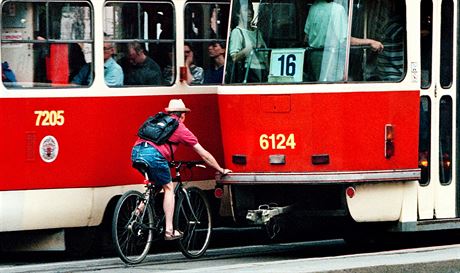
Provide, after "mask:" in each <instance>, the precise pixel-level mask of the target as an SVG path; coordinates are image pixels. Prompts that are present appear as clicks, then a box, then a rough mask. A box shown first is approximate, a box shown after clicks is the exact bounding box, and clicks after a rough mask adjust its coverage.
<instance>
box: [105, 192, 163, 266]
mask: <svg viewBox="0 0 460 273" xmlns="http://www.w3.org/2000/svg"><path fill="white" fill-rule="evenodd" d="M143 199H144V195H143V194H142V193H140V192H138V191H128V192H126V193H125V194H123V195H122V196H121V198H120V200H118V203H117V206H116V207H115V211H114V214H113V219H112V239H113V244H114V246H115V250H116V252H117V254H118V256H119V257H120V259H121V260H122V261H123V262H125V263H127V264H137V263H140V262H142V260H144V259H145V257H146V256H147V254H148V252H149V250H150V246H151V244H152V236H153V231H152V227H153V223H154V214H153V211H152V209H151V207H150V204H149V205H148V206H146V207H145V208H144V211H145V213H144V214H143V217H142V215H141V216H137V215H136V213H135V212H136V208H137V207H138V205H139V203H140V202H141V201H142V200H143Z"/></svg>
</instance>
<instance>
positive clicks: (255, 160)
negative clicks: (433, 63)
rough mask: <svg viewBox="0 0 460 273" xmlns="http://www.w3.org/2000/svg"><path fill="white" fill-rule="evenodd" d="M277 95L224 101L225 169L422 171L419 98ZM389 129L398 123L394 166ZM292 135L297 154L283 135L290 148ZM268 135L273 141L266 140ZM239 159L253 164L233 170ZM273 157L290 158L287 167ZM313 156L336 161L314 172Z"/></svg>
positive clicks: (398, 94)
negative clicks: (388, 147)
mask: <svg viewBox="0 0 460 273" xmlns="http://www.w3.org/2000/svg"><path fill="white" fill-rule="evenodd" d="M276 96H277V95H228V94H226V95H222V96H219V105H220V110H221V123H222V128H223V131H222V138H223V145H224V154H225V160H226V166H227V167H229V168H231V169H232V170H233V171H235V172H323V171H328V172H330V171H366V170H392V169H411V168H417V149H418V123H419V122H418V116H419V92H418V91H392V92H353V93H351V92H350V93H313V94H291V95H279V96H278V98H276ZM386 124H392V125H393V126H394V133H395V138H394V143H395V155H394V156H393V157H392V158H390V159H386V158H385V156H384V149H385V125H386ZM291 134H293V139H294V141H295V147H294V146H293V145H286V144H287V143H286V142H285V143H284V144H285V145H280V143H281V142H282V141H283V136H284V139H285V140H286V141H287V139H288V136H290V135H291ZM264 135H265V136H267V137H268V138H261V136H264ZM278 135H283V136H279V137H278ZM261 139H262V140H261ZM265 140H267V142H264V141H265ZM262 142H263V143H262ZM267 143H268V145H267ZM291 144H292V143H291ZM264 145H265V146H268V149H266V150H264V149H263V147H265V146H264ZM235 154H242V155H246V156H247V163H246V165H240V164H233V163H232V155H235ZM274 154H282V155H286V164H284V165H271V164H270V163H269V156H270V155H274ZM313 155H329V163H328V164H318V165H314V164H312V156H313Z"/></svg>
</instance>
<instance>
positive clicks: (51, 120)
mask: <svg viewBox="0 0 460 273" xmlns="http://www.w3.org/2000/svg"><path fill="white" fill-rule="evenodd" d="M34 114H35V115H37V119H36V120H35V126H62V125H64V110H51V111H48V110H37V111H34Z"/></svg>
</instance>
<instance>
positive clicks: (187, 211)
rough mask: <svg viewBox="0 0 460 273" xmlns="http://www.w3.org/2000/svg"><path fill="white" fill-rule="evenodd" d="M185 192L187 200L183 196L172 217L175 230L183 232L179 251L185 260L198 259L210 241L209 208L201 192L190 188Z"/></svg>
mask: <svg viewBox="0 0 460 273" xmlns="http://www.w3.org/2000/svg"><path fill="white" fill-rule="evenodd" d="M186 191H187V195H188V199H187V197H185V196H183V198H180V199H179V200H181V201H179V204H177V206H176V213H175V217H174V218H175V226H176V228H177V229H179V230H181V231H182V232H184V237H183V238H182V239H180V240H179V249H180V251H181V252H182V254H184V256H185V257H187V258H199V257H201V256H203V254H204V253H205V252H206V250H207V249H208V246H209V242H210V240H211V231H212V225H211V224H212V223H211V207H210V206H209V202H208V200H207V198H206V195H205V194H204V192H203V191H202V190H200V189H198V188H194V187H192V188H188V189H187V190H186ZM188 200H189V201H190V202H188Z"/></svg>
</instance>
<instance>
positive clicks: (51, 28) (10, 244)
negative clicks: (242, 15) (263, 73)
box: [0, 0, 230, 253]
mask: <svg viewBox="0 0 460 273" xmlns="http://www.w3.org/2000/svg"><path fill="white" fill-rule="evenodd" d="M229 7H230V5H229V3H228V2H222V1H182V0H179V1H176V0H174V1H169V0H167V1H130V0H126V1H102V0H93V1H89V0H88V1H86V0H83V1H81V0H76V1H73V0H71V1H67V0H66V1H55V0H49V1H48V0H44V1H41V0H39V1H30V0H26V1H23V0H11V1H10V0H5V1H1V8H2V15H1V31H2V36H1V51H0V52H1V53H0V54H1V55H0V56H1V62H2V84H1V87H0V132H1V134H0V142H1V143H2V146H3V148H2V153H1V154H2V156H1V164H0V250H1V251H21V250H67V251H74V252H76V253H82V251H83V250H85V249H89V248H90V247H96V248H97V247H100V246H96V245H97V244H99V243H101V244H103V243H104V242H99V241H103V240H101V238H102V239H104V238H108V237H110V235H109V234H110V233H107V232H106V231H108V232H110V228H111V219H112V214H113V210H114V206H115V204H116V201H117V200H118V198H119V197H120V196H121V194H123V193H124V192H126V191H127V190H129V189H136V188H137V189H141V188H143V184H142V182H143V177H142V176H140V174H139V173H138V172H137V171H136V170H135V169H133V168H132V167H131V147H132V146H133V144H134V142H135V140H136V138H137V136H136V134H137V130H138V128H139V127H140V125H141V124H142V122H143V121H144V120H145V119H147V117H149V116H151V115H154V114H155V113H157V112H160V111H164V108H165V107H166V106H167V105H168V102H169V100H170V99H173V98H175V99H182V100H183V101H184V102H185V104H186V105H187V107H189V108H190V109H192V112H191V113H190V114H189V115H188V116H187V126H188V127H189V128H190V129H191V130H192V131H193V132H194V133H195V135H196V136H197V137H198V139H199V140H200V143H201V144H202V145H203V146H204V147H205V148H206V149H207V150H209V151H210V152H211V153H212V154H213V155H214V156H215V157H216V159H217V160H218V161H219V162H223V154H222V150H223V149H222V138H221V130H220V119H219V111H218V102H217V88H216V86H217V84H216V83H212V84H211V83H201V82H200V83H199V84H193V83H191V84H189V83H188V81H187V74H186V73H180V72H181V71H184V72H185V71H186V67H185V62H184V54H185V53H184V51H185V47H184V42H187V43H189V45H193V47H194V49H195V64H196V65H197V66H200V67H202V68H203V69H204V70H206V69H208V68H210V67H211V66H212V65H213V63H212V60H211V58H210V57H209V56H208V54H209V52H208V46H209V45H210V44H211V43H221V44H223V45H224V48H225V39H226V32H227V29H228V27H227V25H228V13H229ZM139 58H140V59H141V61H142V60H143V59H145V58H149V59H152V60H153V61H154V62H155V63H156V69H157V70H156V71H154V72H152V71H147V72H146V73H145V75H142V76H145V77H136V73H141V72H136V73H132V70H133V69H134V68H133V67H135V66H136V65H140V64H142V62H141V61H139ZM108 59H111V61H112V65H113V63H116V64H117V65H119V66H120V67H121V69H122V70H121V71H122V73H121V74H123V75H124V78H122V79H120V78H117V77H119V76H120V75H106V74H105V73H106V72H107V71H106V70H107V69H108V66H109V65H108V64H107V62H106V61H107V60H108ZM118 74H120V73H118ZM175 158H176V159H182V160H193V159H199V158H196V155H195V153H194V152H193V151H192V150H191V149H187V148H182V149H180V150H179V151H178V153H177V154H176V155H175ZM194 183H196V185H198V186H199V187H201V188H203V189H205V190H207V192H208V193H209V194H210V196H211V195H213V193H214V187H215V173H214V171H212V170H211V169H210V168H208V169H206V170H202V171H201V170H200V171H198V170H197V171H196V172H194V174H193V181H192V184H194ZM216 200H217V199H214V200H212V202H215V201H216ZM216 202H220V200H217V201H216ZM217 204H218V203H217ZM215 207H216V209H215V213H216V214H218V213H219V211H218V207H217V205H215ZM99 232H103V233H102V234H100V233H99ZM93 243H95V244H96V245H92V244H93Z"/></svg>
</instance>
